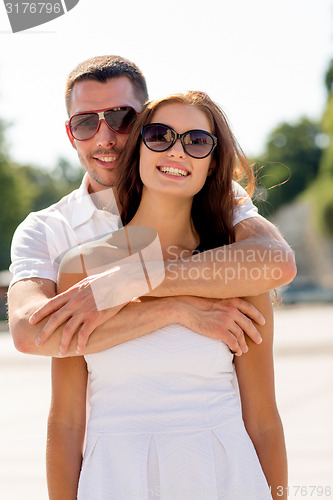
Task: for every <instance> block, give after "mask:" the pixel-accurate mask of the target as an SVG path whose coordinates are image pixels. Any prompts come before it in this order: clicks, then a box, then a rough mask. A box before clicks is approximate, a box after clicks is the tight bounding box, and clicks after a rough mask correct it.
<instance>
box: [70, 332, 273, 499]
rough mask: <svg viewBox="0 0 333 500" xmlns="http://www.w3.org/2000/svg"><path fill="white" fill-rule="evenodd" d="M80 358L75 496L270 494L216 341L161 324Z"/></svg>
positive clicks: (230, 369) (227, 355)
mask: <svg viewBox="0 0 333 500" xmlns="http://www.w3.org/2000/svg"><path fill="white" fill-rule="evenodd" d="M85 358H86V361H87V365H88V370H89V379H90V405H91V413H90V418H89V422H88V428H87V444H86V450H85V454H84V459H83V465H82V470H81V475H80V482H79V490H78V499H79V500H111V499H112V500H123V499H129V500H132V499H133V500H134V499H135V500H157V499H159V500H180V499H182V500H220V499H223V500H236V499H244V500H245V499H246V500H266V499H271V495H270V492H269V488H268V486H267V482H266V479H265V476H264V474H263V472H262V469H261V466H260V463H259V461H258V457H257V454H256V452H255V449H254V447H253V444H252V441H251V440H250V438H249V436H248V434H247V432H246V430H245V427H244V423H243V420H242V414H241V406H240V400H239V395H238V391H237V382H236V381H235V373H234V366H233V363H232V360H233V355H232V353H231V352H230V350H229V348H228V347H227V346H226V344H225V343H223V342H222V341H218V340H213V339H210V338H207V337H204V336H201V335H199V334H197V333H194V332H193V331H192V330H189V329H187V328H184V327H182V326H180V325H170V326H168V327H165V328H162V329H160V330H157V331H155V332H154V333H151V334H150V335H146V336H144V337H141V338H138V339H135V340H132V341H129V342H126V343H123V344H120V345H118V346H116V347H113V348H112V349H108V350H106V351H103V352H100V353H97V354H91V355H87V356H86V357H85ZM272 453H273V451H272Z"/></svg>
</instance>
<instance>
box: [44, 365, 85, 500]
mask: <svg viewBox="0 0 333 500" xmlns="http://www.w3.org/2000/svg"><path fill="white" fill-rule="evenodd" d="M86 387H87V368H86V362H85V360H84V358H83V357H81V356H80V357H75V358H65V359H57V358H53V359H52V402H51V409H50V413H49V419H48V431H47V449H46V469H47V484H48V491H49V499H50V500H76V498H77V488H78V481H79V475H80V470H81V463H82V453H83V442H84V435H85V423H86Z"/></svg>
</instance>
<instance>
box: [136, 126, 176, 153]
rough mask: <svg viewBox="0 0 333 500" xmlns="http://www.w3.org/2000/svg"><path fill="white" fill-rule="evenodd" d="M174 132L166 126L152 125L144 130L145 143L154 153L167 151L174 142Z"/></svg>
mask: <svg viewBox="0 0 333 500" xmlns="http://www.w3.org/2000/svg"><path fill="white" fill-rule="evenodd" d="M174 137H175V136H174V133H173V131H172V130H171V129H170V128H168V127H165V126H164V125H152V126H148V127H146V128H145V129H144V132H143V141H144V143H145V145H146V146H147V148H149V149H151V150H152V151H166V150H167V149H168V148H170V146H171V144H172V143H173V141H174Z"/></svg>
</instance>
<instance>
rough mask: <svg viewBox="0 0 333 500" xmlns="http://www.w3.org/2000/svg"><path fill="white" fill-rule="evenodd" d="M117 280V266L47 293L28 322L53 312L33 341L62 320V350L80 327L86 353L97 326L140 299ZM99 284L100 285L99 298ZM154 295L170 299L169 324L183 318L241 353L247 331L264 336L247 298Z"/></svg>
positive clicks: (255, 336)
mask: <svg viewBox="0 0 333 500" xmlns="http://www.w3.org/2000/svg"><path fill="white" fill-rule="evenodd" d="M112 283H113V284H115V283H116V284H117V287H115V286H112ZM119 284H120V280H119V276H117V273H116V272H114V271H113V272H110V273H109V274H108V273H102V274H101V275H93V276H88V277H86V278H84V279H83V280H81V281H79V282H78V283H76V284H74V285H73V286H71V287H70V288H69V289H68V290H66V291H64V292H62V293H59V295H56V296H55V297H53V298H51V299H49V300H48V301H47V302H46V303H45V304H44V305H43V306H41V307H40V308H39V309H37V310H36V311H35V312H34V313H33V314H32V315H31V316H30V319H29V322H30V323H31V324H33V325H35V324H37V323H39V322H40V321H42V320H43V319H45V318H46V317H47V316H50V317H49V319H48V321H47V322H46V324H45V325H44V327H43V328H42V330H41V331H40V333H39V335H38V337H37V339H36V341H35V342H36V344H37V345H42V344H44V343H45V342H47V340H48V339H49V338H50V337H51V335H52V334H53V333H54V332H55V330H57V328H59V327H61V326H62V327H63V331H62V335H61V341H60V346H59V356H65V355H66V354H67V352H68V348H69V345H70V343H71V341H72V339H73V337H74V335H75V334H76V333H78V337H77V338H78V340H77V346H76V353H77V354H84V350H85V347H86V345H87V342H88V340H89V337H90V335H92V334H93V332H94V330H95V329H96V328H97V327H98V326H100V325H102V324H104V323H106V322H107V321H108V320H110V319H112V318H113V317H114V316H115V315H116V314H117V313H119V311H120V310H121V309H122V308H124V307H127V306H128V305H129V304H130V302H131V301H132V300H137V299H135V298H134V297H131V298H128V299H127V300H126V302H124V296H125V294H124V292H121V291H119V290H118V287H119ZM112 289H113V298H112V299H110V300H109V301H107V304H109V305H110V304H114V305H111V307H107V308H103V309H101V308H100V307H97V306H96V303H98V302H99V299H103V301H104V303H105V300H104V298H105V297H106V296H107V295H110V292H112ZM96 290H98V295H99V298H98V297H97V294H96ZM117 296H119V297H122V299H121V301H122V303H119V301H117V299H116V297H117ZM96 299H97V300H96ZM146 300H147V297H146ZM154 300H155V301H168V302H169V303H170V308H169V309H168V311H169V313H170V314H168V318H166V324H171V323H180V324H182V325H183V326H185V327H188V328H191V329H192V330H193V331H195V332H197V333H199V334H202V335H205V336H207V337H210V338H214V339H219V340H222V341H223V342H225V343H226V344H227V345H228V347H229V348H230V349H231V351H232V352H234V353H235V355H237V356H240V355H241V354H242V353H245V352H247V350H248V347H247V344H246V340H245V335H247V336H248V337H249V338H250V339H251V340H253V341H254V342H255V343H257V344H259V343H260V342H261V340H262V339H261V336H260V334H259V332H258V330H257V328H256V327H255V323H256V324H258V325H263V324H264V323H265V319H264V318H263V316H262V315H261V313H260V312H259V311H258V310H257V309H256V308H255V307H254V306H253V305H252V304H250V303H249V302H247V301H246V300H243V299H240V298H231V299H208V298H202V297H194V296H179V297H166V298H152V305H153V301H154ZM127 327H128V325H127ZM124 328H126V325H124ZM147 333H149V331H147Z"/></svg>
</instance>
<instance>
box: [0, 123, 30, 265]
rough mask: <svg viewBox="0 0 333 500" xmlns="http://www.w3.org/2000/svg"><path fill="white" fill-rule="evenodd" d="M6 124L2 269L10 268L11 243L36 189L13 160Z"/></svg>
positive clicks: (0, 147)
mask: <svg viewBox="0 0 333 500" xmlns="http://www.w3.org/2000/svg"><path fill="white" fill-rule="evenodd" d="M5 128H6V124H5V123H4V122H3V121H2V120H0V199H1V208H2V210H0V231H1V240H0V269H5V268H7V267H8V264H9V260H10V242H11V238H12V235H13V232H14V230H15V228H16V226H17V225H18V223H19V222H20V221H21V220H22V219H23V218H24V217H25V215H26V213H27V212H29V210H30V207H31V204H32V200H33V198H34V196H35V188H34V186H33V185H31V184H30V182H29V180H28V178H27V177H26V175H25V173H24V172H23V171H21V169H20V168H18V167H17V165H15V164H14V163H13V162H11V160H10V159H9V155H8V153H7V150H8V148H7V145H6V142H5V137H4V133H5Z"/></svg>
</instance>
